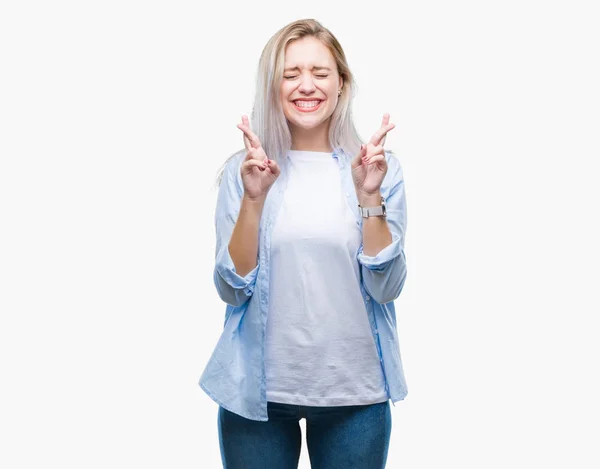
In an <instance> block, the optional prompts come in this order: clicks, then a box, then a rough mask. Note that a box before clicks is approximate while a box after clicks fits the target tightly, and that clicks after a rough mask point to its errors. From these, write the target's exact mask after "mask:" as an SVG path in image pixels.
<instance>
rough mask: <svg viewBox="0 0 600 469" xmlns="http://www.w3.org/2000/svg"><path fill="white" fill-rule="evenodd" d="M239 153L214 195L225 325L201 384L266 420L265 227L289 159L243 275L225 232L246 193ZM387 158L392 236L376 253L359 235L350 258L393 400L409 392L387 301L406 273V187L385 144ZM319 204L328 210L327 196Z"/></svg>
mask: <svg viewBox="0 0 600 469" xmlns="http://www.w3.org/2000/svg"><path fill="white" fill-rule="evenodd" d="M244 155H245V151H242V152H239V153H238V154H236V155H235V156H234V157H233V158H232V159H231V160H230V161H229V162H228V163H227V165H226V166H225V171H224V173H223V179H222V181H221V185H220V187H219V193H218V196H217V208H216V214H215V225H216V258H215V269H214V282H215V286H216V288H217V292H218V294H219V296H220V297H221V299H222V300H223V301H224V302H225V303H227V307H226V310H225V324H224V327H223V331H222V333H221V336H220V338H219V341H218V342H217V345H216V346H215V348H214V351H213V353H212V355H211V356H210V358H209V360H208V363H207V365H206V367H205V369H204V372H203V373H202V376H201V377H200V382H199V384H200V386H201V388H202V389H203V390H204V391H205V392H206V393H207V394H208V395H209V396H210V397H211V398H212V399H213V400H214V401H215V402H216V403H217V404H219V405H221V406H222V407H224V408H225V409H227V410H229V411H231V412H234V413H236V414H238V415H241V416H242V417H246V418H248V419H251V420H260V421H267V420H268V414H267V397H266V377H265V365H264V352H265V351H264V345H265V341H264V339H265V329H266V324H267V315H268V311H269V283H270V282H269V275H270V262H269V261H270V251H271V232H272V228H273V224H274V222H275V218H276V216H277V213H278V210H279V208H280V207H281V202H282V200H283V192H284V190H285V187H286V182H287V176H286V174H287V171H286V165H287V163H288V159H287V157H286V159H284V160H283V161H281V162H280V165H281V167H282V171H281V174H280V176H279V177H278V178H277V180H276V181H275V182H274V183H273V186H271V189H270V190H269V193H268V195H267V198H266V201H265V205H264V208H263V213H262V217H261V220H260V227H259V234H258V235H259V238H258V239H259V243H258V259H257V265H256V267H255V268H254V269H253V270H252V271H251V272H249V273H248V274H247V275H246V276H244V277H241V276H240V275H238V274H237V273H236V271H235V266H234V265H233V261H232V260H231V257H230V255H229V240H230V238H231V233H232V232H233V227H234V226H235V223H236V220H237V217H238V213H239V210H240V202H241V198H242V196H243V193H244V186H243V184H242V178H241V174H240V165H241V162H242V160H243V158H244ZM332 157H333V158H335V159H336V160H337V162H338V166H339V169H340V178H341V181H342V188H343V190H344V193H345V194H344V195H345V196H346V200H347V201H348V204H349V205H350V208H351V209H352V211H353V213H355V214H356V223H357V225H358V226H360V227H361V229H362V216H361V215H360V213H359V211H358V199H357V197H356V191H355V189H354V183H353V181H352V172H351V170H352V168H351V156H350V155H348V154H346V153H345V152H344V151H343V150H341V149H335V150H334V152H333V154H332ZM386 160H387V162H388V171H387V174H386V176H385V178H384V180H383V182H382V184H381V195H382V196H383V197H384V198H385V200H386V211H387V222H388V226H389V229H390V232H391V234H392V243H391V244H390V245H389V246H386V247H385V248H384V249H382V250H381V251H380V252H379V253H378V254H377V255H376V256H374V257H373V256H367V255H365V254H364V253H363V246H362V243H361V245H360V247H359V249H358V252H357V256H356V258H357V262H358V263H359V264H360V267H361V268H360V272H361V282H360V289H361V293H362V297H363V299H364V301H365V305H366V309H367V314H368V317H369V324H370V325H371V331H372V333H373V339H374V341H375V345H376V348H377V353H378V355H379V361H380V363H381V367H382V370H383V374H384V377H385V388H386V391H387V393H388V397H389V398H390V399H391V400H392V404H393V403H395V402H397V401H399V400H402V399H404V397H405V396H406V394H407V392H408V390H407V387H406V380H405V377H404V370H403V367H402V359H401V356H400V344H399V341H398V333H397V328H396V311H395V308H394V303H393V301H394V300H395V299H396V298H398V296H399V295H400V292H401V291H402V287H403V286H404V281H405V279H406V257H405V255H404V238H405V233H406V195H405V191H404V177H403V174H402V168H401V166H400V162H399V161H398V159H397V158H396V157H395V156H394V155H393V154H391V153H390V152H386ZM307 190H310V188H307ZM323 210H327V204H326V202H325V203H324V205H323Z"/></svg>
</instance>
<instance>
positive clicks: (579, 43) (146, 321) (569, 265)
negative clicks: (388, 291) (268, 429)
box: [0, 0, 600, 469]
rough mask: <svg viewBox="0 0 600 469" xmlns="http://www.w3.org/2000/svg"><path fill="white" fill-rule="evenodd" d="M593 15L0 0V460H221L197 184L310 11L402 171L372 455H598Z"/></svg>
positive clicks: (517, 459) (512, 458)
mask: <svg viewBox="0 0 600 469" xmlns="http://www.w3.org/2000/svg"><path fill="white" fill-rule="evenodd" d="M593 3H594V2H592V1H589V2H583V1H570V2H566V1H562V2H559V1H555V2H547V1H546V2H542V1H531V0H519V1H506V0H505V1H501V2H500V1H496V2H481V1H464V0H459V1H454V2H445V1H427V0H426V1H419V2H410V3H407V2H404V3H397V2H391V1H390V2H367V3H357V4H356V5H355V6H350V4H348V3H347V2H335V3H333V2H323V1H308V0H305V1H302V2H296V3H293V2H292V3H289V2H288V3H286V2H284V3H281V2H275V1H272V2H266V1H254V2H239V3H237V4H236V3H232V2H216V3H214V4H210V5H202V4H201V3H200V2H198V1H195V2H192V1H174V0H171V1H169V2H167V1H162V2H160V1H146V2H142V1H132V0H119V1H103V2H99V1H97V2H91V1H88V2H76V1H71V2H67V1H54V2H31V1H18V2H17V1H12V2H11V1H7V2H3V3H2V6H1V7H0V70H1V73H0V85H1V86H0V155H1V163H0V164H1V166H0V223H1V230H0V237H1V243H0V311H1V316H0V318H1V319H0V380H1V386H0V393H1V399H0V441H1V442H2V443H1V446H2V449H1V450H0V466H1V467H3V468H33V467H36V468H37V467H50V466H52V467H62V468H108V467H111V468H136V467H146V468H218V467H221V466H220V456H219V447H218V440H217V430H216V421H217V420H216V418H217V406H216V404H215V403H214V402H213V401H211V400H210V398H208V396H206V395H205V394H204V393H203V391H202V390H201V389H200V388H199V386H198V384H197V382H198V379H199V377H200V374H201V372H202V370H203V368H204V365H205V364H206V362H207V360H208V358H209V356H210V353H211V352H212V350H213V347H214V346H215V344H216V342H217V339H218V337H219V334H220V330H221V328H222V325H223V319H224V312H225V307H224V304H223V303H222V302H221V301H220V299H219V298H218V296H217V294H216V291H215V289H214V286H213V283H212V269H213V262H214V225H213V215H214V206H215V199H216V197H215V196H216V191H215V188H214V179H215V176H216V173H217V170H218V168H219V166H220V165H221V164H222V163H223V162H224V161H225V159H226V158H227V157H228V156H229V155H230V154H232V153H233V152H235V151H236V150H238V149H240V148H241V147H242V140H241V132H240V131H239V130H238V129H237V128H236V124H237V123H238V122H239V120H240V117H241V115H242V114H249V113H250V112H251V109H252V100H253V95H254V80H255V77H256V65H257V63H258V58H259V55H260V52H261V50H262V48H263V46H264V45H265V43H266V42H267V40H268V39H269V37H270V36H271V35H272V34H273V33H275V31H277V29H279V28H280V27H282V26H283V25H285V24H287V23H289V22H291V21H293V20H296V19H300V18H306V17H312V18H316V19H318V20H319V21H321V22H322V23H323V24H324V25H325V26H326V27H328V28H330V29H331V31H332V32H333V33H334V34H335V35H336V36H337V38H338V39H339V40H340V42H341V44H342V45H343V47H344V49H345V51H346V54H347V57H348V60H349V62H350V66H351V69H352V71H353V72H354V74H355V75H356V79H357V82H358V87H359V89H358V94H357V96H356V100H355V108H354V109H355V118H356V124H357V127H358V129H359V131H360V133H361V135H362V137H363V138H368V137H370V135H371V134H372V133H373V132H374V131H375V130H376V129H377V127H378V126H379V124H380V122H381V116H382V114H383V113H384V112H389V113H390V114H391V120H392V122H394V123H396V129H395V130H393V131H392V132H391V133H390V134H389V136H388V139H387V144H386V147H387V148H389V149H391V150H394V151H395V152H396V154H397V155H398V157H399V159H400V161H401V164H402V166H403V169H404V174H405V184H406V195H407V203H408V231H407V238H406V256H407V262H408V272H409V273H408V279H407V281H406V284H405V286H404V290H403V292H402V295H401V297H400V298H399V299H398V300H397V301H396V307H397V311H398V328H399V335H400V339H401V353H402V358H403V361H404V366H405V372H406V378H407V382H408V388H409V393H408V396H407V398H406V399H405V400H404V401H401V402H399V403H397V404H396V406H395V407H392V416H393V430H392V439H391V443H390V450H389V457H388V467H390V468H409V469H417V468H424V469H425V468H427V469H429V468H437V467H460V468H465V469H466V468H483V467H485V468H506V467H511V468H532V467H557V468H567V467H568V468H578V469H583V468H597V467H600V455H599V454H598V446H597V445H598V441H600V434H599V433H600V431H599V427H598V421H600V406H599V404H598V400H599V395H600V386H599V377H598V369H599V365H598V358H599V356H600V349H599V345H598V327H597V326H596V325H595V324H596V323H594V320H595V319H596V320H597V316H598V313H600V306H599V302H598V299H597V289H598V283H599V282H598V281H599V275H598V263H599V261H600V258H599V257H600V256H599V251H598V240H599V239H600V233H599V231H598V227H597V226H596V224H597V222H598V211H599V210H598V202H599V201H600V196H599V194H598V190H597V186H598V182H597V178H598V176H597V174H598V173H597V170H596V169H595V168H597V167H598V165H597V162H598V159H599V158H600V145H599V130H600V111H599V109H600V93H599V86H598V84H599V83H600V73H599V67H598V65H599V60H598V58H599V56H600V53H599V50H598V44H600V34H599V28H598V23H599V19H600V18H599V16H598V14H597V13H596V12H595V11H593V8H592V4H593ZM303 428H304V423H303ZM300 467H302V468H307V467H309V464H308V454H307V452H306V447H305V446H304V448H303V452H302V456H301V464H300Z"/></svg>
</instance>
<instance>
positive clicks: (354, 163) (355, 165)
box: [352, 145, 367, 169]
mask: <svg viewBox="0 0 600 469" xmlns="http://www.w3.org/2000/svg"><path fill="white" fill-rule="evenodd" d="M366 154H367V146H366V145H361V146H360V150H359V151H358V153H357V154H356V156H355V157H354V158H353V159H352V168H353V169H354V168H358V167H359V166H360V165H361V164H362V158H363V156H365V155H366Z"/></svg>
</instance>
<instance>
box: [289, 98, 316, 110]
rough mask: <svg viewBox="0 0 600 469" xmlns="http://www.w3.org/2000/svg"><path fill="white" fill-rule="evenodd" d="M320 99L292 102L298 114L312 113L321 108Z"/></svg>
mask: <svg viewBox="0 0 600 469" xmlns="http://www.w3.org/2000/svg"><path fill="white" fill-rule="evenodd" d="M322 102H323V100H322V99H314V100H304V99H299V100H296V101H292V103H293V104H294V107H295V108H296V109H297V110H298V111H300V112H314V111H316V110H317V109H319V108H320V107H321V103H322Z"/></svg>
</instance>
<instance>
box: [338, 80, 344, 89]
mask: <svg viewBox="0 0 600 469" xmlns="http://www.w3.org/2000/svg"><path fill="white" fill-rule="evenodd" d="M343 86H344V80H343V79H342V77H340V83H339V86H338V90H339V89H341V88H342V87H343Z"/></svg>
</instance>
